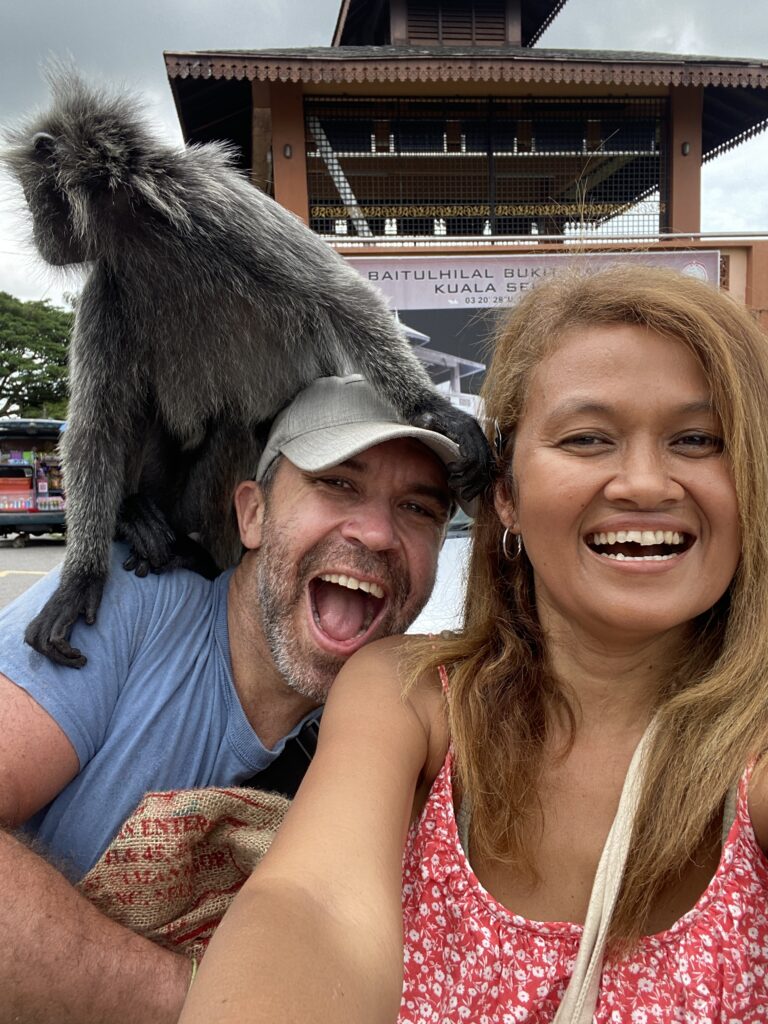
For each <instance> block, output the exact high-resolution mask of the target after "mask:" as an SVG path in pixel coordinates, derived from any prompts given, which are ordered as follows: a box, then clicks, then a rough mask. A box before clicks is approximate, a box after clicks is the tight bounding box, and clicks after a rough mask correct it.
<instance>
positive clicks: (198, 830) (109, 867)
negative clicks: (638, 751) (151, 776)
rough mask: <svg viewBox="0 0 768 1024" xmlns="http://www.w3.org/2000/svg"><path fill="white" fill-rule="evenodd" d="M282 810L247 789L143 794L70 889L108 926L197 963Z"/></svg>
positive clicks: (270, 797)
mask: <svg viewBox="0 0 768 1024" xmlns="http://www.w3.org/2000/svg"><path fill="white" fill-rule="evenodd" d="M289 806H290V801H289V800H286V799H285V798H284V797H282V796H278V795H277V794H275V793H264V792H261V791H260V790H255V789H216V788H211V789H184V790H174V791H171V792H167V793H147V795H146V796H145V797H144V799H143V800H142V802H141V803H140V804H139V806H138V807H137V808H136V810H135V811H134V812H133V814H132V815H131V816H130V818H129V819H128V820H127V821H126V823H125V824H124V825H123V827H122V829H121V830H120V832H119V834H118V835H117V837H116V838H115V839H114V841H113V842H112V843H111V844H110V846H109V847H108V849H107V850H106V851H105V853H104V854H103V856H102V857H101V859H100V860H99V861H98V862H97V863H96V864H95V865H94V866H93V867H92V868H91V870H90V871H89V872H88V874H87V875H86V876H85V877H84V878H83V879H82V881H81V882H80V883H79V886H78V888H79V889H80V891H81V892H82V893H83V895H85V896H87V897H88V899H89V900H90V901H91V902H92V903H94V904H95V905H96V906H97V907H99V908H100V909H101V910H102V911H103V912H104V913H105V914H107V915H108V916H109V917H111V918H113V919H114V920H115V921H119V922H120V923H121V924H124V925H126V926H127V927H128V928H131V929H132V930H133V931H135V932H139V934H141V935H145V936H146V937H147V938H149V939H152V940H153V941H155V942H159V943H161V944H162V945H164V946H167V947H168V948H170V949H174V950H176V951H177V952H183V953H186V954H188V955H189V956H195V957H197V958H199V957H200V956H202V954H203V953H204V952H205V949H206V947H207V945H208V942H209V941H210V938H211V936H212V935H213V933H214V931H215V930H216V926H217V924H218V923H219V921H220V920H221V918H222V915H223V914H224V911H225V910H226V909H227V907H228V906H229V904H230V902H231V900H232V897H233V896H234V895H235V893H236V892H237V891H238V889H239V888H240V886H241V885H242V884H243V882H244V881H245V879H246V878H247V877H248V876H249V875H250V873H251V871H252V870H253V868H254V866H255V865H256V864H257V863H258V861H259V860H260V859H261V858H262V857H263V856H264V854H265V853H266V851H267V849H268V848H269V845H270V843H271V842H272V839H273V837H274V835H275V832H276V831H277V829H278V827H279V826H280V824H281V822H282V820H283V818H284V816H285V812H286V810H287V809H288V807H289Z"/></svg>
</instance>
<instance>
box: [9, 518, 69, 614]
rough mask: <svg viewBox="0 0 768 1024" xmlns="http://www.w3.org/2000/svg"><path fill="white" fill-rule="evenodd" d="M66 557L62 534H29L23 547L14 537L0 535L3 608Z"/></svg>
mask: <svg viewBox="0 0 768 1024" xmlns="http://www.w3.org/2000/svg"><path fill="white" fill-rule="evenodd" d="M63 558H64V538H63V537H61V536H53V535H51V536H48V535H46V536H43V537H30V538H29V540H27V541H26V542H25V543H24V546H23V547H18V546H16V542H15V539H14V538H12V537H8V538H4V539H0V608H3V607H4V606H5V605H7V604H8V603H9V602H10V601H12V600H13V599H14V597H18V595H19V594H22V593H23V592H24V591H25V590H27V588H28V587H31V586H32V584H33V583H35V582H36V581H37V580H39V579H40V578H41V577H42V576H45V574H46V573H48V572H50V571H51V569H53V568H54V566H57V565H58V564H59V562H61V561H62V560H63Z"/></svg>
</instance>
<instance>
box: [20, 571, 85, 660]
mask: <svg viewBox="0 0 768 1024" xmlns="http://www.w3.org/2000/svg"><path fill="white" fill-rule="evenodd" d="M103 590H104V577H103V576H97V575H96V574H95V573H87V574H85V575H84V576H80V577H79V578H78V579H75V580H62V581H61V583H60V584H59V586H58V587H57V589H56V590H55V591H54V593H53V594H52V595H51V596H50V597H49V598H48V601H47V602H46V604H45V605H44V606H43V609H42V610H41V612H40V614H39V615H37V616H36V617H35V618H34V619H33V620H32V621H31V622H30V624H29V625H28V626H27V629H26V632H25V633H24V640H25V641H26V642H27V643H28V644H29V645H30V647H34V649H35V650H36V651H39V652H40V654H44V655H45V656H46V658H50V660H51V661H53V662H55V664H57V665H63V666H64V667H65V668H82V667H83V665H85V663H86V661H87V659H86V657H85V655H84V654H83V653H82V651H80V650H78V648H77V647H72V646H71V644H70V643H69V634H70V632H71V631H72V626H73V625H74V624H75V622H77V619H78V618H79V617H80V616H81V615H82V616H83V618H84V619H85V621H86V622H87V623H88V625H89V626H92V625H93V624H94V622H95V621H96V612H97V610H98V607H99V604H100V603H101V594H102V591H103Z"/></svg>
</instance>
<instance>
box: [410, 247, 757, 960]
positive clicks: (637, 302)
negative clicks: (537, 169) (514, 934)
mask: <svg viewBox="0 0 768 1024" xmlns="http://www.w3.org/2000/svg"><path fill="white" fill-rule="evenodd" d="M610 324H635V325H641V326H643V327H647V328H649V329H650V330H652V331H655V332H657V333H658V334H661V335H664V336H667V337H669V338H671V339H676V340H678V341H682V342H683V343H684V344H685V345H687V346H688V347H689V348H690V350H691V351H692V352H693V353H694V354H695V356H696V358H697V360H698V361H699V363H700V365H701V367H702V369H703V372H704V374H705V377H706V379H707V381H708V384H709V387H710V390H711V397H712V401H713V405H714V408H715V411H716V413H717V414H718V416H719V418H720V421H721V423H722V429H723V436H724V441H725V457H726V458H729V459H730V461H731V464H732V467H733V477H734V482H735V488H736V494H737V500H738V507H739V517H740V525H741V536H742V552H741V558H740V562H739V565H738V568H737V571H736V574H735V576H734V578H733V580H732V582H731V585H730V587H729V588H728V591H727V593H726V594H725V595H724V597H723V598H722V599H721V600H720V601H718V603H717V604H716V605H715V607H713V608H712V609H711V610H710V611H709V612H707V613H706V614H704V615H702V616H701V617H700V618H699V619H698V620H697V621H696V622H695V623H694V624H693V625H694V628H693V630H692V631H691V636H690V639H689V641H688V642H687V643H686V644H684V645H683V646H682V648H681V650H680V651H679V657H678V658H677V662H676V665H675V666H674V667H673V669H672V671H671V673H670V676H669V678H668V680H667V681H666V684H665V686H664V688H663V691H662V692H661V694H660V696H659V706H658V714H659V717H660V720H661V728H660V729H659V731H658V734H657V738H656V740H655V742H654V745H653V749H652V751H651V753H650V757H649V759H648V762H647V773H646V777H645V783H644V790H643V794H642V797H641V802H640V806H639V809H638V815H637V819H636V824H635V831H634V834H633V842H632V848H631V852H630V857H629V861H628V864H627V870H626V873H625V878H624V884H623V888H622V892H621V896H620V899H619V903H618V906H617V910H616V913H615V916H614V921H613V926H612V936H613V939H614V941H615V942H618V943H619V944H623V943H625V942H627V941H631V940H632V939H633V938H635V937H637V936H638V935H640V934H642V933H643V932H644V931H645V930H646V928H647V922H648V919H649V914H650V911H651V909H652V907H653V905H654V902H655V901H656V900H657V899H658V897H659V895H660V893H661V892H662V891H663V890H664V888H665V887H666V886H667V885H669V884H670V883H674V881H675V879H677V878H678V877H679V875H680V873H681V872H682V870H683V869H684V868H685V866H686V865H687V864H688V863H689V862H690V861H691V860H693V859H694V858H695V857H696V854H697V853H698V852H700V851H701V848H702V842H703V840H704V837H706V836H708V835H710V836H711V835H712V829H713V826H714V822H715V819H716V818H717V816H718V815H720V814H722V806H723V802H724V799H725V796H726V793H727V791H728V789H729V787H731V786H732V784H733V783H734V781H735V780H737V779H738V777H739V775H740V774H741V772H742V771H743V769H744V766H745V764H746V763H747V761H748V760H749V759H750V758H751V757H753V756H755V755H757V754H759V753H761V752H762V751H763V749H764V748H765V747H766V744H767V742H768V741H767V736H768V528H767V527H766V516H768V339H767V338H766V337H765V335H764V334H763V332H762V331H761V329H760V328H759V327H758V325H757V323H756V322H755V320H754V319H753V318H752V316H751V315H750V314H749V313H748V312H747V311H746V310H745V309H744V308H743V307H742V306H740V305H738V304H737V303H736V302H735V301H733V300H732V299H731V298H729V297H728V296H727V295H724V294H720V293H718V292H717V291H715V290H714V289H713V288H712V287H710V286H708V285H705V284H702V283H701V282H699V281H696V280H692V279H690V278H686V277H684V276H682V275H680V274H677V273H674V272H671V271H667V270H657V269H652V268H649V267H637V266H632V267H629V266H626V265H624V266H618V267H614V268H611V269H609V270H607V271H599V272H597V273H592V274H575V273H569V274H566V275H564V276H562V277H558V278H556V279H554V280H552V281H551V282H548V283H546V284H543V285H540V286H539V287H538V288H537V289H536V290H535V291H534V292H532V293H530V294H529V295H528V296H527V297H526V298H525V299H524V300H523V301H522V302H521V303H520V304H519V305H518V306H517V307H516V309H515V310H514V311H513V312H512V313H511V314H510V315H509V316H508V317H507V318H506V319H505V320H504V321H503V323H502V324H501V327H500V329H499V331H498V335H497V340H496V348H495V352H494V356H493V361H492V364H491V366H490V369H489V371H488V374H487V377H486V382H485V387H484V391H483V399H484V403H485V414H486V417H487V423H488V424H490V425H493V424H494V423H497V424H498V428H499V430H500V434H501V438H502V443H501V444H500V445H498V446H497V447H498V449H499V451H498V460H497V461H498V467H497V468H498V472H499V479H500V480H501V481H502V486H504V485H506V486H509V487H511V477H510V466H511V458H512V451H513V448H514V437H515V429H516V427H517V423H518V420H519V419H520V417H521V415H522V413H523V410H524V406H525V399H526V394H527V391H528V383H529V380H530V377H531V374H532V372H533V371H534V370H535V369H536V367H537V366H538V364H539V363H540V362H541V360H542V359H543V358H545V357H546V356H547V355H548V354H549V353H551V352H552V351H553V350H555V349H556V348H557V346H558V343H559V341H560V339H561V338H562V337H563V336H564V334H566V333H567V332H569V331H571V330H573V329H576V328H584V327H587V328H588V327H591V326H596V325H610ZM494 433H495V431H494V429H493V427H492V426H491V427H489V439H490V440H491V441H492V442H493V439H494V438H493V435H494ZM502 530H503V528H502V526H501V523H500V522H499V519H498V517H497V516H496V513H495V511H494V508H493V503H492V496H491V495H490V493H489V494H487V495H486V496H485V498H484V499H483V500H482V502H481V505H480V508H479V511H478V514H477V518H476V521H475V526H474V540H473V545H472V554H471V560H470V565H469V573H468V586H467V600H466V608H465V625H464V629H463V630H462V631H461V632H460V633H457V634H453V635H444V636H442V637H441V638H438V639H437V640H436V641H435V640H434V639H433V640H432V641H430V643H429V644H428V645H424V646H423V647H419V648H418V650H417V652H416V656H417V659H418V662H419V666H418V670H419V671H423V670H424V669H425V668H428V667H430V668H434V666H435V665H437V664H440V663H443V664H445V665H446V666H447V668H448V671H449V675H450V680H451V683H450V692H449V696H448V715H449V724H450V732H451V740H452V744H453V749H454V753H455V759H456V766H457V770H458V772H459V779H460V782H461V785H462V788H463V790H464V791H465V792H468V793H469V794H471V797H472V840H473V844H474V845H475V848H476V849H480V850H482V851H483V853H484V854H485V855H486V856H489V857H493V858H497V859H499V860H503V861H505V862H507V863H510V864H513V865H515V866H516V867H517V868H518V869H519V870H521V871H523V872H526V874H527V876H528V877H529V878H531V879H533V878H535V877H536V870H535V864H534V863H533V858H532V850H533V849H534V848H535V844H536V840H537V837H538V836H539V835H540V830H541V811H540V805H539V801H538V787H539V781H540V776H541V771H542V762H543V750H544V744H545V740H546V737H547V734H548V731H549V730H550V729H551V727H552V723H553V722H555V721H556V720H559V721H562V717H563V716H565V719H566V721H567V722H569V724H570V731H571V736H572V735H573V730H574V728H575V723H576V716H577V712H578V709H577V707H576V706H575V703H574V701H573V699H572V696H570V697H569V694H568V693H567V692H565V691H564V690H563V689H562V688H561V687H559V686H558V684H557V682H556V681H555V680H554V679H553V678H552V676H551V675H550V674H549V672H548V671H547V663H546V652H545V649H544V644H543V637H542V634H541V629H540V626H539V620H538V616H537V612H536V604H535V595H534V587H533V574H532V569H531V565H530V563H529V562H528V560H527V558H526V556H525V554H524V553H523V554H522V555H520V556H519V557H517V558H513V559H508V558H507V557H506V556H505V555H504V553H503V552H502Z"/></svg>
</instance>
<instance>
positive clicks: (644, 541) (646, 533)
mask: <svg viewBox="0 0 768 1024" xmlns="http://www.w3.org/2000/svg"><path fill="white" fill-rule="evenodd" d="M587 543H588V544H600V545H604V544H639V545H640V547H643V548H650V547H653V545H655V544H684V543H685V535H684V534H682V533H675V532H673V531H672V530H617V531H616V533H593V534H591V536H589V537H587Z"/></svg>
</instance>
